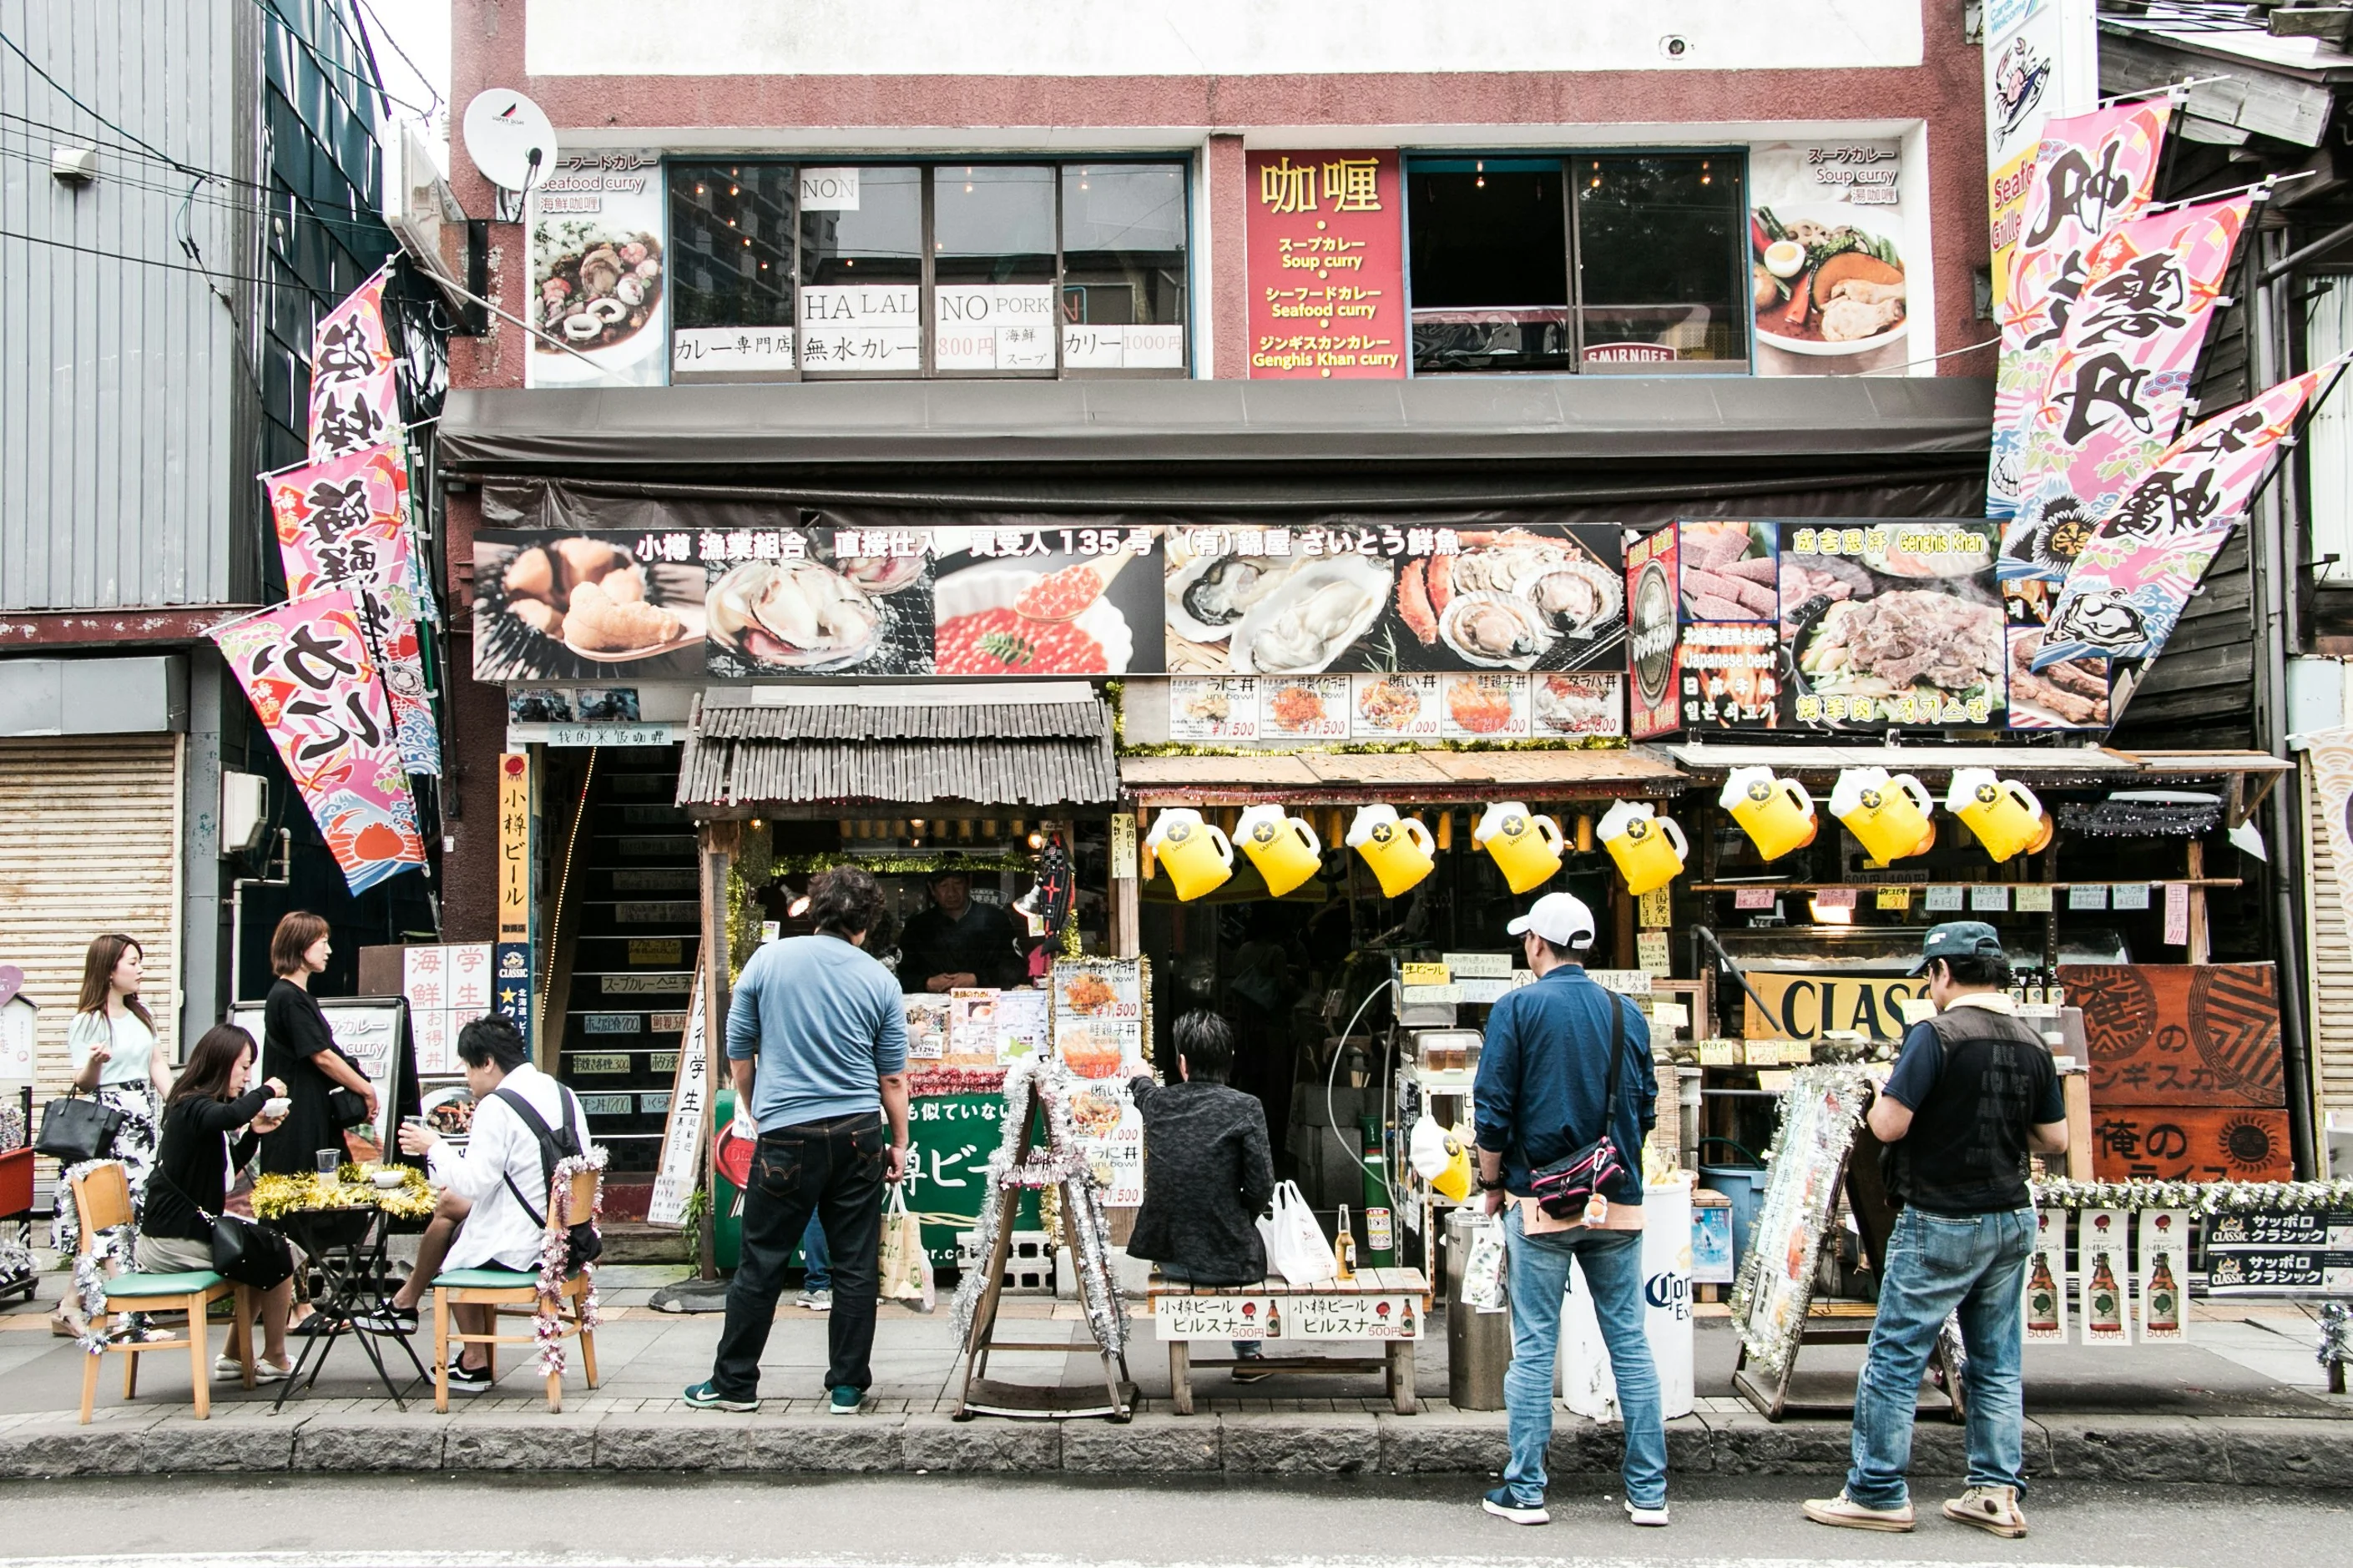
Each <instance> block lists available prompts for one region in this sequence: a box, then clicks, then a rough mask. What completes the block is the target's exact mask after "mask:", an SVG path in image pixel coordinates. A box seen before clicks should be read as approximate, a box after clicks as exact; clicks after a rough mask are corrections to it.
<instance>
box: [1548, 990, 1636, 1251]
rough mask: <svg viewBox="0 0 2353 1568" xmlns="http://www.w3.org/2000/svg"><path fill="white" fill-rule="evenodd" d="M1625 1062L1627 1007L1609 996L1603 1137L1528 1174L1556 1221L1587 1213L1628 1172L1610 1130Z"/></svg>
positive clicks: (1602, 1106)
mask: <svg viewBox="0 0 2353 1568" xmlns="http://www.w3.org/2000/svg"><path fill="white" fill-rule="evenodd" d="M1625 1061H1626V1013H1625V1005H1624V1004H1622V1003H1620V1001H1619V1000H1618V997H1617V995H1616V994H1615V993H1612V994H1610V996H1609V1088H1608V1089H1606V1090H1604V1091H1603V1094H1602V1100H1601V1136H1600V1137H1599V1138H1596V1139H1595V1140H1594V1141H1593V1142H1590V1143H1588V1144H1586V1145H1585V1146H1584V1147H1582V1148H1580V1149H1574V1150H1571V1151H1570V1152H1567V1153H1566V1154H1564V1155H1562V1156H1561V1157H1560V1158H1559V1159H1557V1160H1555V1161H1553V1162H1551V1163H1548V1164H1544V1165H1539V1166H1537V1167H1536V1168H1535V1170H1534V1171H1531V1172H1530V1173H1528V1174H1529V1177H1530V1181H1529V1184H1530V1185H1531V1186H1532V1187H1534V1188H1535V1195H1536V1204H1537V1206H1538V1207H1540V1208H1542V1209H1543V1210H1544V1212H1545V1213H1546V1214H1547V1215H1551V1216H1552V1217H1553V1218H1555V1219H1568V1218H1571V1217H1573V1216H1575V1215H1579V1214H1582V1213H1583V1212H1584V1210H1585V1207H1586V1205H1587V1204H1588V1202H1590V1201H1591V1200H1592V1197H1593V1194H1596V1193H1598V1192H1599V1191H1600V1190H1601V1189H1602V1187H1603V1186H1604V1185H1605V1184H1608V1183H1610V1182H1613V1181H1615V1180H1617V1179H1618V1177H1619V1176H1620V1174H1621V1173H1623V1172H1624V1171H1625V1169H1626V1158H1625V1156H1624V1155H1623V1154H1621V1153H1620V1152H1619V1149H1618V1141H1617V1139H1616V1138H1614V1137H1612V1136H1611V1135H1610V1131H1609V1130H1610V1127H1611V1126H1612V1124H1614V1123H1615V1122H1616V1121H1617V1119H1618V1072H1619V1069H1620V1068H1622V1067H1623V1066H1624V1065H1625Z"/></svg>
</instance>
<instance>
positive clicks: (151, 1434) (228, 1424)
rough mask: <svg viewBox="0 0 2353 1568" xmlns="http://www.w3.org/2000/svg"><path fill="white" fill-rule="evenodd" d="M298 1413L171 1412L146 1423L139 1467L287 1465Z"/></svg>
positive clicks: (186, 1468)
mask: <svg viewBox="0 0 2353 1568" xmlns="http://www.w3.org/2000/svg"><path fill="white" fill-rule="evenodd" d="M304 1419H305V1418H304V1417H302V1416H293V1417H290V1418H288V1419H285V1420H280V1421H269V1420H267V1418H263V1419H256V1420H242V1421H239V1420H223V1419H221V1418H220V1415H219V1413H218V1412H217V1411H216V1412H215V1415H214V1419H212V1420H210V1421H198V1420H196V1419H195V1417H194V1416H185V1417H179V1416H175V1417H173V1418H171V1419H168V1420H164V1421H159V1422H157V1423H156V1424H155V1425H154V1426H150V1427H149V1428H147V1433H146V1440H145V1441H144V1443H142V1445H141V1448H140V1455H139V1458H140V1467H139V1468H141V1469H142V1471H145V1472H147V1473H149V1474H155V1473H158V1472H161V1473H164V1474H171V1473H174V1472H178V1471H195V1470H251V1471H276V1470H290V1469H292V1468H294V1443H295V1437H296V1435H297V1434H299V1433H300V1432H301V1429H302V1425H303V1421H304Z"/></svg>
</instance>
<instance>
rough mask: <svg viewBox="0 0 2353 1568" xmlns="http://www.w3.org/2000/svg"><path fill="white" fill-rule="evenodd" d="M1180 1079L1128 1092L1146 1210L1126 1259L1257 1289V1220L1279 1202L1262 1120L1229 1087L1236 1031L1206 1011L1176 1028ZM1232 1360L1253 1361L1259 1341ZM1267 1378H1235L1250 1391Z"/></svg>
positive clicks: (1261, 1259) (1146, 1083) (1260, 1271)
mask: <svg viewBox="0 0 2353 1568" xmlns="http://www.w3.org/2000/svg"><path fill="white" fill-rule="evenodd" d="M1170 1033H1171V1034H1172V1035H1173V1036H1174V1037H1175V1039H1176V1071H1177V1076H1178V1078H1179V1079H1180V1081H1178V1082H1176V1083H1172V1084H1167V1085H1165V1086H1164V1085H1161V1084H1157V1083H1155V1082H1153V1081H1152V1080H1151V1079H1148V1078H1139V1079H1135V1080H1134V1082H1132V1083H1131V1084H1130V1085H1129V1086H1128V1087H1129V1089H1130V1091H1131V1092H1132V1093H1133V1094H1134V1097H1135V1109H1136V1110H1138V1111H1139V1112H1140V1113H1141V1114H1142V1115H1143V1117H1144V1162H1145V1163H1144V1206H1143V1207H1142V1208H1140V1209H1138V1210H1137V1211H1136V1215H1135V1230H1134V1234H1133V1235H1132V1236H1131V1237H1129V1238H1128V1243H1127V1250H1128V1255H1129V1256H1130V1257H1133V1258H1149V1259H1151V1260H1152V1261H1153V1262H1155V1263H1157V1264H1159V1265H1160V1271H1161V1273H1163V1274H1165V1275H1166V1276H1167V1277H1168V1278H1169V1279H1176V1280H1189V1281H1190V1282H1191V1283H1193V1284H1196V1285H1255V1284H1257V1283H1258V1282H1259V1281H1260V1280H1261V1279H1265V1278H1266V1244H1265V1243H1264V1242H1263V1241H1262V1240H1261V1239H1260V1237H1259V1234H1258V1215H1259V1212H1260V1211H1261V1210H1262V1209H1264V1208H1265V1207H1266V1206H1267V1204H1268V1203H1269V1201H1270V1200H1271V1199H1272V1198H1273V1196H1274V1160H1273V1156H1272V1155H1271V1152H1269V1149H1268V1144H1267V1137H1266V1112H1265V1110H1262V1109H1261V1107H1260V1105H1259V1102H1258V1100H1256V1099H1255V1098H1254V1097H1252V1096H1250V1095H1247V1094H1244V1093H1243V1092H1242V1091H1241V1090H1240V1089H1229V1088H1227V1087H1226V1075H1227V1074H1228V1073H1229V1072H1231V1071H1232V1070H1233V1066H1234V1032H1233V1029H1232V1028H1231V1027H1230V1026H1229V1025H1228V1024H1227V1023H1226V1021H1225V1020H1224V1019H1223V1018H1221V1017H1219V1016H1218V1015H1217V1014H1215V1013H1212V1012H1210V1011H1209V1010H1208V1008H1206V1007H1203V1008H1197V1009H1195V1010H1194V1011H1192V1012H1190V1013H1187V1014H1186V1015H1185V1016H1182V1017H1180V1018H1178V1019H1177V1020H1176V1026H1175V1027H1174V1028H1173V1029H1172V1030H1171V1031H1170ZM1234 1353H1235V1354H1236V1355H1238V1356H1240V1357H1241V1358H1242V1359H1243V1360H1245V1361H1250V1360H1255V1359H1257V1358H1258V1355H1259V1345H1258V1342H1257V1341H1255V1340H1237V1341H1235V1342H1234ZM1263 1375H1264V1374H1263V1373H1236V1374H1235V1379H1234V1381H1236V1382H1237V1383H1254V1382H1256V1381H1257V1380H1258V1378H1260V1377H1261V1376H1263Z"/></svg>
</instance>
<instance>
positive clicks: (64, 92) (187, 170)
mask: <svg viewBox="0 0 2353 1568" xmlns="http://www.w3.org/2000/svg"><path fill="white" fill-rule="evenodd" d="M0 45H5V47H7V50H8V52H9V53H10V54H13V55H15V56H16V58H18V59H20V60H22V61H24V62H25V65H26V68H28V69H30V70H31V71H32V73H33V74H34V75H35V76H37V77H39V78H40V79H42V80H43V81H45V82H47V83H48V84H49V85H50V86H51V87H53V88H56V89H58V93H59V94H60V95H61V96H63V98H64V99H65V100H66V101H67V102H68V103H70V104H72V105H73V106H74V107H75V108H76V109H79V110H81V111H82V112H83V113H84V114H87V115H89V116H90V118H91V119H92V120H95V121H98V122H99V123H100V125H103V126H105V127H106V128H107V129H108V130H110V131H111V132H114V133H115V134H116V135H117V136H120V137H121V138H123V139H124V140H125V141H127V142H132V144H133V145H135V146H138V147H140V148H142V149H143V150H144V151H145V152H147V153H150V154H152V155H153V156H154V157H157V158H160V159H162V160H163V161H164V163H169V164H171V165H172V167H174V169H177V170H179V171H180V173H182V174H204V173H205V171H204V170H202V169H197V168H192V167H190V166H189V165H188V164H185V163H181V162H180V161H179V160H178V159H177V158H174V157H173V156H172V155H171V154H170V153H166V152H164V150H163V149H162V148H160V147H158V146H156V145H155V144H154V143H153V142H148V141H146V140H144V139H142V137H140V136H137V135H135V134H133V133H132V132H129V131H125V130H124V129H123V128H122V127H121V126H120V125H117V124H116V123H115V122H114V121H111V120H109V119H108V118H107V117H106V116H105V115H103V114H100V112H99V111H98V110H95V109H92V108H91V107H90V105H89V104H87V103H84V102H83V101H82V100H80V99H79V98H76V97H75V96H74V94H73V89H71V88H69V87H68V86H66V84H65V83H63V82H61V81H59V80H58V79H57V78H55V77H53V76H51V75H50V74H49V73H48V72H47V71H45V70H43V69H42V68H41V63H40V62H39V61H38V60H37V59H35V58H33V57H32V56H30V55H28V54H26V52H25V51H24V49H23V48H21V47H18V45H17V43H16V39H14V38H12V37H9V36H8V35H7V34H5V33H0Z"/></svg>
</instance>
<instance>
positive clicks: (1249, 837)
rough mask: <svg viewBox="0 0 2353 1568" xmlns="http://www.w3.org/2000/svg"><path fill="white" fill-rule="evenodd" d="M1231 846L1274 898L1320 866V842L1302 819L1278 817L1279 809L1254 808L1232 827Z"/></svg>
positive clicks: (1273, 806) (1322, 843)
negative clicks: (1247, 860)
mask: <svg viewBox="0 0 2353 1568" xmlns="http://www.w3.org/2000/svg"><path fill="white" fill-rule="evenodd" d="M1234 842H1235V843H1236V844H1239V845H1240V846H1241V850H1242V853H1243V854H1245V855H1247V856H1249V857H1250V864H1251V865H1253V866H1255V867H1257V868H1258V874H1259V875H1260V876H1261V877H1263V878H1265V879H1266V890H1267V892H1268V893H1269V894H1270V895H1271V896H1272V897H1274V898H1278V899H1279V898H1281V897H1282V895H1283V894H1285V893H1287V892H1289V891H1291V889H1293V888H1296V887H1298V886H1299V885H1300V884H1301V883H1302V882H1304V881H1306V880H1307V879H1308V878H1310V877H1313V876H1314V875H1315V871H1316V868H1318V867H1320V866H1322V865H1323V864H1324V841H1323V840H1322V839H1321V838H1318V837H1315V830H1314V828H1312V827H1310V826H1307V823H1306V821H1305V819H1303V818H1302V817H1296V816H1283V815H1282V807H1281V806H1279V805H1254V806H1251V807H1250V809H1249V810H1248V811H1245V812H1243V813H1242V815H1241V818H1240V821H1238V822H1236V823H1235V824H1234Z"/></svg>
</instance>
